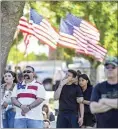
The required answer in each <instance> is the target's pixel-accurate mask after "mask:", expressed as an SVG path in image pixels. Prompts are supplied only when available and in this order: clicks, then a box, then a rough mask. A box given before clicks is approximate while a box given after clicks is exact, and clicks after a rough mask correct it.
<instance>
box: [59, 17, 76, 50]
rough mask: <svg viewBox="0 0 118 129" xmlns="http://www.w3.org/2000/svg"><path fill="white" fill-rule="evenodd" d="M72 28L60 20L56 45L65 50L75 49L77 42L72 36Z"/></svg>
mask: <svg viewBox="0 0 118 129" xmlns="http://www.w3.org/2000/svg"><path fill="white" fill-rule="evenodd" d="M73 29H74V28H73V26H71V25H69V24H68V23H67V22H66V21H65V20H64V19H61V22H60V30H59V35H60V37H59V40H58V45H59V46H63V47H66V48H72V49H76V48H77V42H76V39H75V37H74V36H73Z"/></svg>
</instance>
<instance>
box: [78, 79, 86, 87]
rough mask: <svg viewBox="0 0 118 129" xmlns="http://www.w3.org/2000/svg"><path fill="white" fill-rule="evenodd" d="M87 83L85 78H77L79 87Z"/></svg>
mask: <svg viewBox="0 0 118 129" xmlns="http://www.w3.org/2000/svg"><path fill="white" fill-rule="evenodd" d="M87 83H88V81H87V80H85V79H83V78H82V77H80V78H79V85H80V86H81V87H84V86H86V85H87Z"/></svg>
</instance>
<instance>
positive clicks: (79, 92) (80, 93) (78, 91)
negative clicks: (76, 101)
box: [76, 86, 83, 97]
mask: <svg viewBox="0 0 118 129" xmlns="http://www.w3.org/2000/svg"><path fill="white" fill-rule="evenodd" d="M76 97H83V93H82V90H81V88H80V86H77V96H76Z"/></svg>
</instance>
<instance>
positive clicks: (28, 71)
mask: <svg viewBox="0 0 118 129" xmlns="http://www.w3.org/2000/svg"><path fill="white" fill-rule="evenodd" d="M23 73H33V72H32V71H30V70H26V71H23Z"/></svg>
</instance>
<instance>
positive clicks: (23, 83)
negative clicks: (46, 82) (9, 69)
mask: <svg viewBox="0 0 118 129" xmlns="http://www.w3.org/2000/svg"><path fill="white" fill-rule="evenodd" d="M35 82H36V80H35V79H34V80H33V81H32V82H30V83H28V84H33V83H35ZM22 85H26V84H25V80H24V81H23V82H22Z"/></svg>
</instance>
